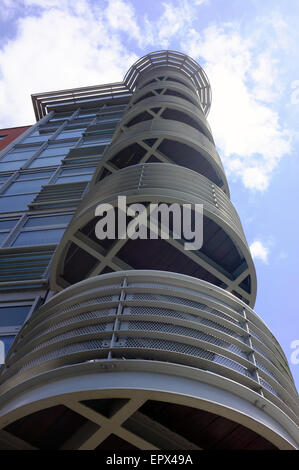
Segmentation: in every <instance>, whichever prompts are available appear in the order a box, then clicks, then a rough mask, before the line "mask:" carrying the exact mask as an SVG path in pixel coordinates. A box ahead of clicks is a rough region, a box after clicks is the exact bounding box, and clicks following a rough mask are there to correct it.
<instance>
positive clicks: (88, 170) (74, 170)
mask: <svg viewBox="0 0 299 470" xmlns="http://www.w3.org/2000/svg"><path fill="white" fill-rule="evenodd" d="M95 169H96V166H79V167H77V168H64V169H62V170H61V171H60V173H59V177H60V176H66V175H74V174H76V175H78V174H83V173H93V172H94V171H95Z"/></svg>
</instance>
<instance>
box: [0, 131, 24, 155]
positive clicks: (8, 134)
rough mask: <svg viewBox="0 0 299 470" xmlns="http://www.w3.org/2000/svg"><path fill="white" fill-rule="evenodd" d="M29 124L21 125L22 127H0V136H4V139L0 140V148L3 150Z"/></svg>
mask: <svg viewBox="0 0 299 470" xmlns="http://www.w3.org/2000/svg"><path fill="white" fill-rule="evenodd" d="M29 127H31V126H23V127H11V128H8V129H0V137H2V136H5V137H4V139H1V140H0V150H3V149H4V148H5V147H7V145H8V144H10V143H11V142H12V141H13V140H15V139H16V138H17V137H19V135H21V134H23V132H25V131H26V130H27V129H29Z"/></svg>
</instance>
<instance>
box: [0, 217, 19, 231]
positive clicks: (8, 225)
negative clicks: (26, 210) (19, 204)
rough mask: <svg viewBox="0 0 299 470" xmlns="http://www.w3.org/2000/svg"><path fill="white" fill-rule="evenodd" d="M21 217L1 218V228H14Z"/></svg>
mask: <svg viewBox="0 0 299 470" xmlns="http://www.w3.org/2000/svg"><path fill="white" fill-rule="evenodd" d="M18 220H19V219H7V220H0V230H6V229H11V228H13V227H14V226H15V225H16V223H17V221H18Z"/></svg>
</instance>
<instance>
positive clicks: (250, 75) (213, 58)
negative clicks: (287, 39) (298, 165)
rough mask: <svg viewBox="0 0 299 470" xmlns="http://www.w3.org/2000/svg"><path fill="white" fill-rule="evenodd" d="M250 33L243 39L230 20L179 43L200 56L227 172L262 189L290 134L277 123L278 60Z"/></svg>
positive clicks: (288, 145) (288, 148)
mask: <svg viewBox="0 0 299 470" xmlns="http://www.w3.org/2000/svg"><path fill="white" fill-rule="evenodd" d="M255 39H256V37H255V35H254V34H253V36H252V37H249V38H244V37H242V36H241V34H240V33H239V31H238V28H237V27H236V26H235V25H232V24H227V25H224V26H223V27H222V28H220V27H216V26H211V27H208V28H206V29H205V30H204V31H203V33H202V34H199V33H198V32H197V31H195V30H191V32H190V35H189V39H188V41H186V42H185V44H184V47H185V49H186V50H187V53H188V54H189V55H191V57H194V58H199V61H200V58H203V59H204V60H205V61H206V63H205V65H204V69H205V71H206V72H207V75H208V77H209V80H210V82H211V87H212V95H213V102H212V107H211V113H210V116H209V121H210V123H211V127H212V129H213V134H214V136H215V141H216V144H217V145H218V146H219V148H220V151H221V157H222V159H223V162H224V165H225V167H226V170H227V171H228V173H230V174H231V175H232V176H237V177H240V178H241V179H242V181H243V183H244V185H245V186H246V187H247V188H250V189H254V190H260V191H263V190H265V189H266V188H267V187H268V185H269V181H270V177H271V175H272V173H273V171H274V170H275V169H276V168H277V165H278V163H279V161H280V159H281V158H282V157H283V156H284V155H287V154H289V153H290V152H291V139H292V134H291V132H289V131H288V130H287V129H283V127H282V125H281V124H280V122H279V114H278V112H277V106H275V105H273V106H272V103H273V102H274V103H275V102H277V100H278V98H279V93H280V89H279V87H278V86H277V83H278V79H277V76H278V64H277V62H276V59H274V58H273V57H272V54H271V50H270V49H269V48H268V49H266V50H263V51H259V50H258V45H257V43H256V42H255Z"/></svg>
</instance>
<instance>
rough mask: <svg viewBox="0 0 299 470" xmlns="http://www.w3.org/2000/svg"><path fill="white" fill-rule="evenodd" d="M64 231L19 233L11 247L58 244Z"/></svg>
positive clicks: (62, 229) (61, 229) (58, 229)
mask: <svg viewBox="0 0 299 470" xmlns="http://www.w3.org/2000/svg"><path fill="white" fill-rule="evenodd" d="M64 230H65V229H64V228H57V229H48V230H32V231H28V232H21V233H20V234H19V235H18V236H17V238H16V240H15V241H14V243H13V244H12V246H25V245H47V244H51V243H58V242H59V240H60V239H61V237H62V235H63V233H64Z"/></svg>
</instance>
